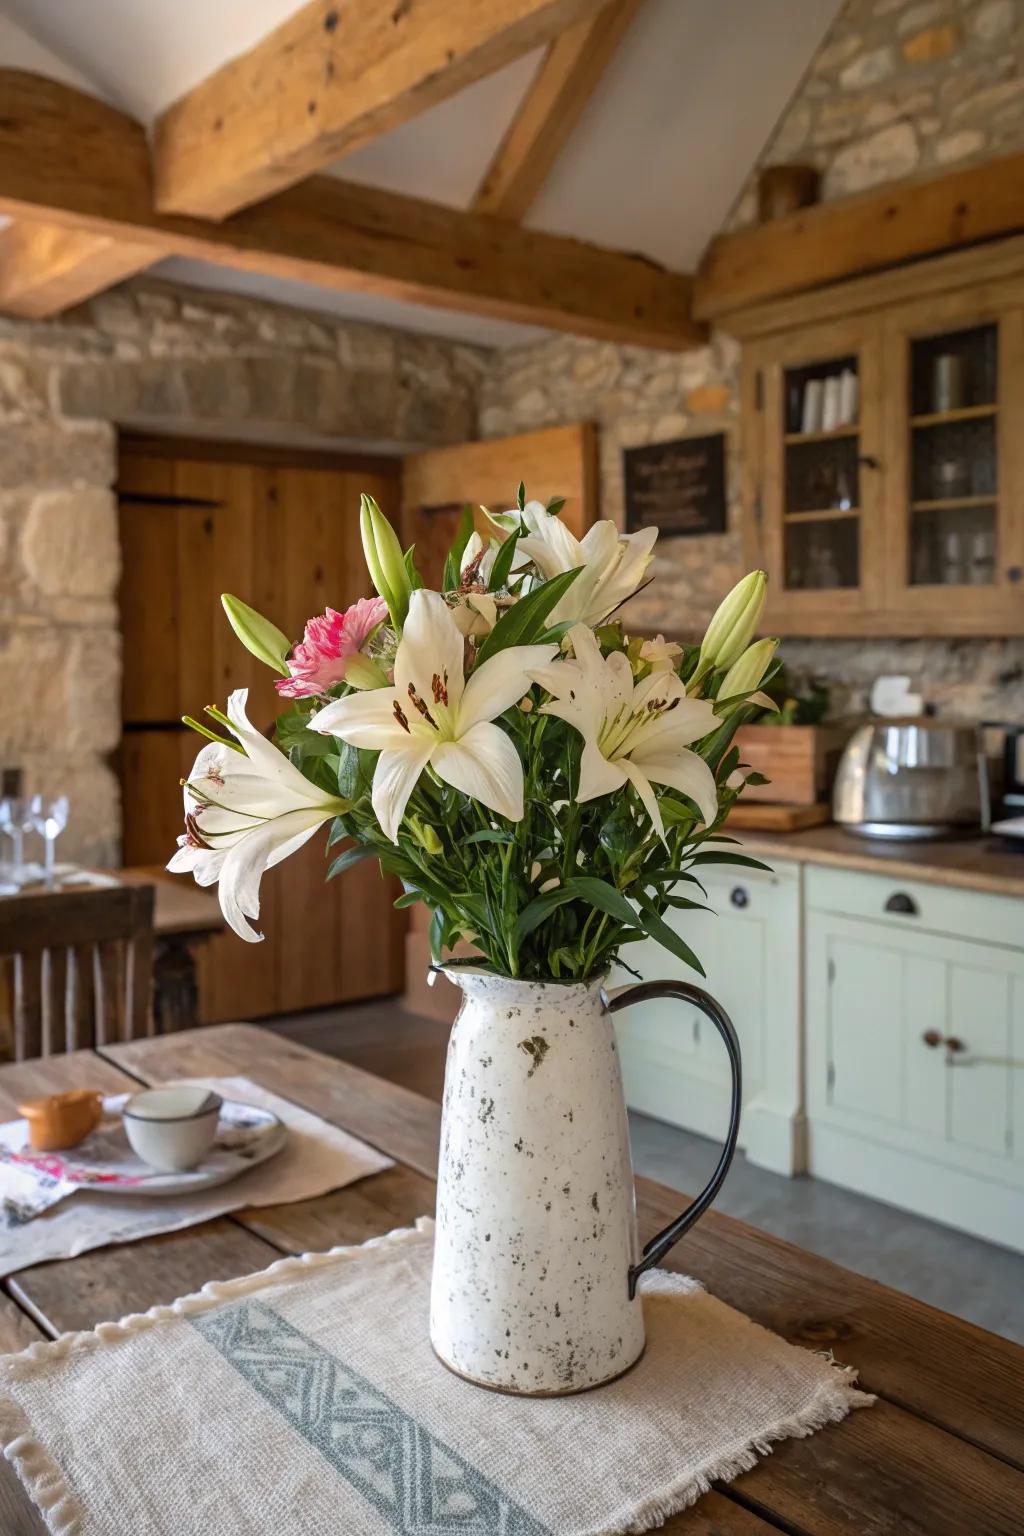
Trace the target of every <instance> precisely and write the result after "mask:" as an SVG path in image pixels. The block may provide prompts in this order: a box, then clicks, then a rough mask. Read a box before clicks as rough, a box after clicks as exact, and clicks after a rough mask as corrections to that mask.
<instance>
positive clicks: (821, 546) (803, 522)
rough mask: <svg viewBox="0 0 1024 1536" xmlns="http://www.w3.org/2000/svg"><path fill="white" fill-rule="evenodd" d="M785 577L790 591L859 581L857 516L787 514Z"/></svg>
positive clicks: (834, 586) (820, 589)
mask: <svg viewBox="0 0 1024 1536" xmlns="http://www.w3.org/2000/svg"><path fill="white" fill-rule="evenodd" d="M785 579H786V586H787V588H789V589H790V590H793V591H802V592H812V591H817V592H821V591H827V590H829V589H835V588H840V587H847V588H848V587H856V586H858V585H859V584H860V519H859V518H857V517H839V518H817V517H810V518H790V519H789V520H788V521H787V523H786V525H785Z"/></svg>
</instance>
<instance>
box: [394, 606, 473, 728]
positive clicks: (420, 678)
mask: <svg viewBox="0 0 1024 1536" xmlns="http://www.w3.org/2000/svg"><path fill="white" fill-rule="evenodd" d="M464 649H465V647H464V642H463V639H462V636H461V635H460V634H459V628H458V625H457V624H456V622H455V620H454V619H453V618H452V616H451V613H450V612H449V609H448V604H447V603H446V602H445V600H444V598H443V597H442V596H441V595H440V593H439V592H429V591H426V590H424V589H421V590H419V591H417V592H414V593H413V594H412V596H411V598H410V599H409V616H408V618H407V619H406V621H405V627H404V629H403V630H402V638H401V640H400V641H399V643H398V652H397V654H396V656H395V691H396V693H397V695H398V698H399V701H400V702H401V703H402V708H403V709H404V710H405V713H406V714H407V715H408V714H409V708H408V706H409V705H410V703H411V698H410V695H409V689H410V687H412V688H413V689H414V690H415V692H416V693H417V694H418V695H419V697H420V698H421V699H423V701H424V702H425V703H426V705H427V706H428V708H429V707H430V705H431V704H432V703H433V701H434V678H435V677H436V678H437V679H438V685H439V686H440V687H443V688H445V689H447V692H448V705H449V708H451V709H456V708H457V707H458V703H459V700H460V699H461V698H462V689H463V652H464Z"/></svg>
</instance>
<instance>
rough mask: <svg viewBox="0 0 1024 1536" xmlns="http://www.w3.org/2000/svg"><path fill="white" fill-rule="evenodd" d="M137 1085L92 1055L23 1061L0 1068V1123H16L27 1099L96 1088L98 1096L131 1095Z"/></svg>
mask: <svg viewBox="0 0 1024 1536" xmlns="http://www.w3.org/2000/svg"><path fill="white" fill-rule="evenodd" d="M138 1086H139V1085H138V1082H137V1081H136V1080H135V1079H134V1078H132V1077H129V1076H128V1075H127V1074H126V1073H124V1072H122V1071H120V1070H119V1068H117V1067H115V1066H114V1065H113V1064H112V1063H111V1062H109V1061H103V1060H102V1059H101V1058H100V1057H99V1056H97V1055H96V1054H95V1052H94V1051H69V1052H68V1053H67V1054H66V1055H63V1056H47V1057H46V1058H45V1059H44V1060H41V1061H38V1060H37V1061H23V1062H21V1063H20V1064H19V1065H18V1066H5V1067H3V1068H0V1120H15V1119H17V1116H18V1105H19V1104H23V1103H24V1102H25V1100H26V1099H38V1098H42V1097H43V1096H44V1095H45V1094H48V1093H64V1092H65V1091H66V1090H67V1089H69V1088H95V1089H97V1090H98V1091H99V1092H101V1093H125V1092H134V1091H135V1090H136V1089H137V1088H138Z"/></svg>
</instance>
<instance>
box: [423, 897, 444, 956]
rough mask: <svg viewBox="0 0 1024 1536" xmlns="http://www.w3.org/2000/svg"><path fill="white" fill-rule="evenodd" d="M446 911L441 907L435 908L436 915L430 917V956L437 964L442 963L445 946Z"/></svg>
mask: <svg viewBox="0 0 1024 1536" xmlns="http://www.w3.org/2000/svg"><path fill="white" fill-rule="evenodd" d="M444 929H445V921H444V912H443V910H442V909H441V908H440V907H435V908H434V915H433V917H432V918H431V919H430V927H429V929H428V930H427V933H428V937H429V939H430V958H431V960H433V962H434V964H435V965H440V964H441V950H442V949H443V947H444Z"/></svg>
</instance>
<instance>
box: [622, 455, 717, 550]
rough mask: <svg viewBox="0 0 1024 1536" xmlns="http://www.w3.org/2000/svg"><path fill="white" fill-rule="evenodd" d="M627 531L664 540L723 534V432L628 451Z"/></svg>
mask: <svg viewBox="0 0 1024 1536" xmlns="http://www.w3.org/2000/svg"><path fill="white" fill-rule="evenodd" d="M622 458H623V466H624V469H625V477H626V529H627V531H628V532H630V533H635V532H636V530H637V529H638V528H657V529H658V530H659V532H660V534H661V537H662V538H679V537H683V538H688V537H689V538H692V537H693V536H694V535H696V534H701V533H724V532H725V433H724V432H715V433H713V434H712V436H710V437H678V438H676V440H675V441H674V442H671V443H652V444H651V445H650V447H647V448H627V449H626V450H625V451H624V453H623V455H622Z"/></svg>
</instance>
